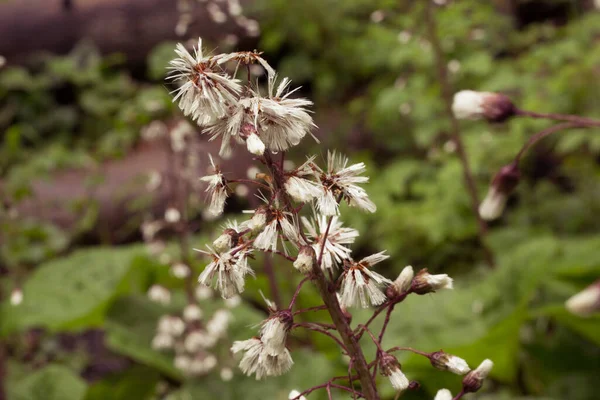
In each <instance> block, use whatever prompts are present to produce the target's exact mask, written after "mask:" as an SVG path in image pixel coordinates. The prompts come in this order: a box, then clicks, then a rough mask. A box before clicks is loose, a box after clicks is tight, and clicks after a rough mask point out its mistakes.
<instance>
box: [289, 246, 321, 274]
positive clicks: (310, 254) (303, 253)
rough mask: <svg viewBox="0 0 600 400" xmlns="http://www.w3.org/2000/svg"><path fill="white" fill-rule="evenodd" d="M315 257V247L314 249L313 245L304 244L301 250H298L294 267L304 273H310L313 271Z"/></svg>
mask: <svg viewBox="0 0 600 400" xmlns="http://www.w3.org/2000/svg"><path fill="white" fill-rule="evenodd" d="M315 259H316V254H315V249H313V248H312V246H302V247H301V248H300V252H298V257H297V258H296V261H294V268H296V269H297V270H298V271H300V272H302V273H303V274H304V275H308V274H310V273H311V272H312V269H313V265H314V264H315Z"/></svg>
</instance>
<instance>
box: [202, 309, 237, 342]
mask: <svg viewBox="0 0 600 400" xmlns="http://www.w3.org/2000/svg"><path fill="white" fill-rule="evenodd" d="M230 320H231V313H230V312H229V311H227V310H217V311H216V312H215V313H214V314H213V316H212V318H211V319H210V320H209V321H208V323H207V324H206V331H207V332H208V333H209V334H210V335H211V336H214V337H220V336H221V335H223V334H224V333H225V331H227V327H228V326H229V321H230Z"/></svg>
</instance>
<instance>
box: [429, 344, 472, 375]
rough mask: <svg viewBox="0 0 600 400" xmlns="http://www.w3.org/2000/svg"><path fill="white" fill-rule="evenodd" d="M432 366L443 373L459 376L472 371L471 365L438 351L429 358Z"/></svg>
mask: <svg viewBox="0 0 600 400" xmlns="http://www.w3.org/2000/svg"><path fill="white" fill-rule="evenodd" d="M429 361H431V365H433V366H434V367H435V368H437V369H439V370H442V371H450V372H452V373H454V374H457V375H464V374H466V373H467V372H469V371H470V370H471V368H469V364H467V362H466V361H465V360H463V359H462V358H460V357H456V356H453V355H451V354H448V353H444V352H443V351H441V350H440V351H436V352H435V353H432V354H431V355H430V356H429Z"/></svg>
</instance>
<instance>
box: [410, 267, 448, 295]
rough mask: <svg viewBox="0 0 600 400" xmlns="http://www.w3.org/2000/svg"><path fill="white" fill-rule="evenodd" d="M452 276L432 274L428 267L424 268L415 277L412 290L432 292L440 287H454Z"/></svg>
mask: <svg viewBox="0 0 600 400" xmlns="http://www.w3.org/2000/svg"><path fill="white" fill-rule="evenodd" d="M452 286H453V284H452V278H450V277H449V276H448V275H447V274H438V275H431V274H430V273H429V272H427V268H423V269H422V270H420V271H419V273H418V274H417V275H416V276H415V277H414V279H413V281H412V285H411V291H412V292H414V293H416V294H427V293H432V292H435V291H437V290H440V289H452Z"/></svg>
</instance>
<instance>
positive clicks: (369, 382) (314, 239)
mask: <svg viewBox="0 0 600 400" xmlns="http://www.w3.org/2000/svg"><path fill="white" fill-rule="evenodd" d="M176 53H177V58H175V59H174V60H173V61H171V71H172V72H171V75H170V78H171V79H172V80H173V81H175V82H176V83H177V84H178V88H177V89H176V90H175V92H174V100H175V101H177V102H178V104H179V107H180V108H181V110H182V111H183V112H184V114H185V115H187V116H189V117H190V118H191V119H192V120H194V121H195V122H196V123H197V124H198V125H199V126H200V127H201V128H202V130H203V132H204V133H206V134H209V135H210V136H211V138H210V139H211V140H220V141H221V145H220V151H219V155H220V156H221V157H229V156H230V155H231V154H232V151H233V145H234V143H237V144H240V145H245V147H246V149H247V151H249V152H250V153H251V154H253V155H254V157H255V160H256V161H257V162H258V163H260V164H261V165H262V167H263V169H264V172H260V173H257V174H256V176H255V177H253V179H250V180H246V179H244V180H241V179H236V178H234V177H230V176H227V174H225V173H224V172H223V171H222V170H221V169H220V168H219V165H218V163H217V162H216V161H215V158H213V157H212V156H210V155H209V156H208V157H209V158H210V163H211V165H212V168H213V173H212V174H211V175H208V176H205V177H202V178H201V180H202V181H203V182H205V183H207V188H206V193H207V195H208V202H209V207H208V212H209V213H210V214H212V215H213V216H219V215H221V214H222V213H223V211H224V208H225V203H226V201H227V198H228V196H229V194H230V193H231V192H232V186H233V185H235V184H239V183H240V182H244V183H247V184H252V185H255V186H256V187H257V188H259V190H260V198H261V200H262V202H263V204H261V205H260V206H259V207H257V208H256V209H254V210H252V211H251V214H252V217H251V218H250V219H248V220H246V221H244V222H242V223H239V224H238V223H237V222H230V223H228V224H227V225H226V226H225V229H224V230H223V232H222V234H221V235H220V236H219V237H218V238H217V239H216V240H215V241H214V242H213V243H212V245H209V246H207V247H206V249H205V250H198V251H199V252H201V253H202V254H204V255H205V256H207V257H209V258H210V263H209V264H208V265H207V266H206V268H205V269H204V271H203V272H202V273H201V274H200V276H199V279H198V280H199V283H200V284H201V285H204V286H212V287H213V288H214V289H215V290H217V291H219V293H220V294H221V296H222V297H223V298H224V299H230V298H232V297H234V296H236V295H238V294H239V293H242V292H243V291H244V288H245V279H246V278H247V277H248V276H252V275H254V274H255V273H254V270H253V268H252V266H251V262H250V260H251V259H252V258H253V255H254V254H256V253H259V252H262V253H268V254H269V256H272V257H281V258H282V259H284V260H287V261H289V262H290V263H291V264H292V265H293V267H294V268H295V269H297V270H298V271H299V273H301V274H303V275H304V279H303V280H302V281H301V282H300V283H299V284H298V286H297V288H296V290H295V292H294V294H293V296H292V297H291V301H290V302H289V303H288V304H287V305H283V304H281V301H279V299H277V300H278V301H277V302H276V303H272V302H271V301H268V300H266V302H267V305H268V309H269V310H270V314H269V316H268V318H267V319H266V320H264V321H262V323H260V325H259V326H260V329H259V330H258V335H257V336H256V337H253V338H250V339H248V340H244V341H237V342H235V343H233V346H232V348H231V350H232V352H233V353H241V360H240V364H239V366H240V369H241V370H242V371H243V372H244V373H245V374H247V375H254V376H256V379H262V378H264V377H269V376H277V375H281V374H284V373H286V372H288V371H289V370H290V369H291V368H292V366H293V357H292V356H293V352H290V350H289V349H288V337H289V336H290V335H291V334H292V333H293V331H294V330H297V329H308V330H311V331H315V332H318V333H321V334H323V335H326V336H328V337H329V338H331V339H332V340H333V341H334V342H335V343H336V345H338V346H339V348H340V351H341V352H342V354H344V355H347V356H348V357H349V359H350V362H349V368H348V375H347V376H338V377H333V378H331V379H329V380H328V381H326V382H325V383H323V384H319V385H315V386H313V387H312V388H308V389H306V390H304V391H302V392H292V393H291V394H290V398H291V399H301V398H303V396H305V395H308V394H309V393H311V392H313V391H315V390H317V389H326V390H327V392H328V394H329V396H330V397H331V389H332V388H336V389H339V390H343V391H346V392H349V393H351V394H352V396H353V397H354V398H358V397H363V398H366V399H378V398H379V392H378V388H377V380H376V376H377V372H378V371H379V372H380V374H381V375H382V376H384V377H388V378H389V380H390V383H391V385H392V386H393V387H394V389H396V390H397V391H398V392H401V391H404V390H407V389H416V388H417V387H418V383H417V382H414V381H413V382H411V381H410V380H409V378H408V377H407V375H406V374H405V371H403V370H402V368H401V365H400V363H399V362H398V360H397V358H396V357H395V356H394V355H393V353H394V352H397V351H410V352H413V353H416V354H419V355H422V356H424V357H427V358H428V359H429V360H430V361H431V364H432V365H433V366H434V367H436V368H438V369H442V370H447V371H450V372H453V373H455V374H458V375H465V377H464V379H463V389H462V391H461V392H460V393H459V394H457V395H456V397H454V398H455V399H458V398H461V397H462V396H464V395H465V394H466V393H469V392H474V391H477V390H478V389H479V388H480V387H481V385H482V381H483V379H484V378H485V377H486V376H487V374H488V373H489V371H490V369H491V367H492V363H491V361H489V360H485V361H484V362H483V363H482V364H481V365H480V366H479V367H478V368H477V369H474V370H471V369H470V367H469V366H468V365H467V363H466V362H465V361H464V360H463V359H461V358H459V357H457V356H453V355H450V354H447V353H444V352H443V351H436V352H431V353H427V352H422V351H419V350H415V349H412V348H410V347H393V348H391V349H385V348H383V347H382V340H383V338H384V335H385V331H386V328H387V325H388V323H389V321H390V318H391V317H392V311H393V310H394V307H395V306H396V305H397V304H399V303H401V302H402V301H403V300H404V299H405V298H406V297H407V296H409V295H411V294H413V295H424V294H428V293H434V292H436V291H438V290H442V289H452V287H453V282H452V279H451V278H450V277H448V276H447V275H446V274H440V275H432V274H430V273H428V271H427V269H422V270H420V271H419V272H418V273H416V274H415V273H414V270H413V268H412V267H411V266H407V267H406V268H404V269H403V270H402V271H401V272H400V274H399V275H398V277H397V278H396V279H395V280H391V279H388V278H386V277H384V276H383V275H381V274H379V273H378V272H376V271H375V268H374V267H376V265H377V264H379V263H381V262H383V261H385V260H387V259H388V258H389V256H388V255H386V254H385V251H381V252H379V253H376V254H373V255H370V256H368V257H365V258H362V259H360V260H355V258H354V257H353V256H352V251H351V249H350V248H349V247H348V245H350V244H352V243H353V242H354V239H355V238H356V237H357V236H358V235H359V233H358V232H357V231H356V230H354V229H352V228H348V227H344V226H343V223H342V221H341V220H340V215H341V212H342V208H341V207H340V204H341V203H342V202H345V203H347V205H348V206H349V207H351V208H356V209H358V210H360V211H363V212H369V213H373V212H375V211H376V210H377V207H376V205H375V204H374V203H373V202H372V201H371V200H370V199H369V196H368V193H367V191H366V190H365V188H364V187H363V185H364V184H366V183H368V180H369V178H368V177H367V176H365V175H364V173H365V172H366V167H365V165H364V163H357V164H351V163H350V161H349V160H348V158H346V157H344V156H342V155H341V154H339V153H337V152H335V151H330V152H328V154H327V159H326V162H325V165H319V162H318V161H317V157H316V156H308V157H307V158H306V161H305V162H304V163H303V164H302V165H300V166H299V167H296V168H286V163H285V157H286V152H287V151H288V150H290V149H291V148H292V147H294V146H296V145H298V144H299V143H300V141H301V140H302V139H303V138H304V137H306V136H312V137H313V138H314V136H313V135H312V133H311V129H312V128H313V127H314V126H315V125H314V123H313V120H312V117H311V114H310V111H309V110H308V107H309V106H310V105H311V104H312V103H311V102H310V101H309V100H306V99H302V98H295V97H292V95H293V94H294V92H295V91H296V90H290V80H289V79H287V78H283V79H279V78H278V76H277V74H276V72H275V70H274V69H273V68H272V67H271V66H270V65H269V64H268V63H267V61H266V60H265V59H264V58H262V55H261V53H258V52H256V51H254V52H234V53H227V54H217V55H212V56H208V55H205V53H204V52H203V50H202V41H201V40H199V42H198V46H197V47H196V48H195V49H194V50H193V52H191V53H190V52H188V50H187V49H185V47H184V46H183V45H178V46H177V48H176ZM255 63H256V64H259V65H260V66H262V68H263V69H264V70H265V72H266V80H267V82H266V88H267V89H266V92H264V91H263V90H261V87H260V86H259V84H258V82H257V83H254V82H252V79H251V69H250V66H251V64H255ZM244 69H246V70H247V77H246V79H245V81H243V80H242V79H240V78H239V77H238V75H240V74H239V73H240V71H243V70H244ZM315 140H316V138H315ZM306 214H308V215H306ZM280 265H282V264H280ZM267 275H268V277H269V279H271V280H272V281H273V280H274V276H273V275H272V274H269V273H267ZM308 282H312V283H313V284H314V285H315V286H316V287H317V288H318V290H319V293H320V296H321V299H322V304H321V305H320V306H317V307H312V308H310V309H298V308H297V305H296V301H297V299H298V296H299V295H300V293H301V291H302V288H303V286H304V285H305V284H307V283H308ZM273 285H274V286H275V287H276V283H275V282H272V286H273ZM273 294H275V293H273ZM354 307H362V308H371V307H375V309H374V312H373V314H372V316H371V318H370V319H369V320H368V321H366V322H365V323H364V324H358V325H357V326H355V327H353V326H352V325H351V322H352V314H351V312H352V308H354ZM314 310H327V311H328V312H329V315H330V316H331V322H332V323H329V322H311V323H303V322H296V321H295V317H296V316H297V315H299V314H304V313H309V312H311V311H314ZM382 313H385V315H386V316H385V322H384V324H383V326H382V328H381V330H380V331H379V333H378V334H375V333H374V332H373V330H372V329H371V323H372V322H373V321H374V320H375V319H376V317H377V316H378V315H379V314H382ZM363 337H366V338H367V340H369V339H370V340H371V341H372V342H373V343H374V344H375V345H376V347H377V351H376V354H375V357H374V358H373V359H372V360H370V361H367V355H366V354H365V351H364V350H363V346H362V344H361V339H362V338H363ZM408 376H410V372H408ZM344 381H345V382H346V383H347V385H342V384H341V383H344ZM356 384H360V388H357V386H356ZM447 397H448V396H447V391H443V390H442V391H440V393H439V394H438V396H437V397H436V398H439V399H443V398H447ZM450 398H451V397H450Z"/></svg>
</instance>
